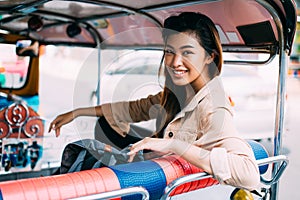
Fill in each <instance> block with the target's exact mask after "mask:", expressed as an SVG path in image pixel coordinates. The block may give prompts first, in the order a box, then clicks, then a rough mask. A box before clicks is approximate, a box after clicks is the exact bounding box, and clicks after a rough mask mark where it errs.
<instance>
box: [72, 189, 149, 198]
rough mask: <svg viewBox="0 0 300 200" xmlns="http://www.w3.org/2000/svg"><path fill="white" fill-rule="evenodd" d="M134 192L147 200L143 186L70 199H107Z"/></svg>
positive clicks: (147, 196)
mask: <svg viewBox="0 0 300 200" xmlns="http://www.w3.org/2000/svg"><path fill="white" fill-rule="evenodd" d="M134 194H141V195H142V200H148V199H149V198H150V195H149V192H148V191H147V190H146V189H145V188H144V187H129V188H124V189H120V190H114V191H109V192H104V193H100V194H92V195H87V196H82V197H78V198H72V199H70V200H86V199H108V198H109V199H111V198H116V197H123V196H128V195H134Z"/></svg>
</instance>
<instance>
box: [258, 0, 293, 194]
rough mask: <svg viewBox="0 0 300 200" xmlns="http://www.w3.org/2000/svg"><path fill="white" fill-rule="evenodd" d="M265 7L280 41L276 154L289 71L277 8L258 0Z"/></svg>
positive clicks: (274, 190)
mask: <svg viewBox="0 0 300 200" xmlns="http://www.w3.org/2000/svg"><path fill="white" fill-rule="evenodd" d="M256 1H257V2H258V3H259V4H261V5H262V6H263V7H264V8H266V9H267V10H268V11H269V13H270V14H271V15H272V17H273V19H274V22H275V24H276V28H277V32H278V41H279V75H278V86H277V98H276V117H275V130H274V156H277V155H279V154H280V153H281V148H282V147H281V146H282V145H281V144H282V131H283V121H284V107H285V106H284V104H285V96H286V95H285V94H286V90H285V84H286V72H287V54H286V52H285V51H284V37H283V28H282V24H281V20H280V18H279V16H278V15H277V13H276V10H275V9H274V8H273V7H272V6H271V5H270V4H269V3H268V2H266V1H263V0H256ZM278 167H279V165H278V163H275V164H274V165H273V168H272V178H273V177H274V176H275V175H276V172H277V171H278ZM278 188H279V181H278V182H276V183H274V184H273V185H272V186H271V194H270V199H271V200H277V199H278Z"/></svg>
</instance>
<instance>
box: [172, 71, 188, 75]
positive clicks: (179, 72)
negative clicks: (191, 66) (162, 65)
mask: <svg viewBox="0 0 300 200" xmlns="http://www.w3.org/2000/svg"><path fill="white" fill-rule="evenodd" d="M173 72H174V74H178V75H181V74H184V73H185V72H187V70H180V71H177V70H173Z"/></svg>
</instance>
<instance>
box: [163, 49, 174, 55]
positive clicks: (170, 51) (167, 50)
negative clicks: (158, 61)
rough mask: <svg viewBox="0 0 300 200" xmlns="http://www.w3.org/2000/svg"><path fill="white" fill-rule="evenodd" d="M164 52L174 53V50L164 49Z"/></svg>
mask: <svg viewBox="0 0 300 200" xmlns="http://www.w3.org/2000/svg"><path fill="white" fill-rule="evenodd" d="M165 54H174V52H173V51H172V50H171V49H166V50H165Z"/></svg>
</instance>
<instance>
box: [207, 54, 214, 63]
mask: <svg viewBox="0 0 300 200" xmlns="http://www.w3.org/2000/svg"><path fill="white" fill-rule="evenodd" d="M214 59H215V53H211V54H210V55H208V56H207V57H206V64H210V63H212V62H213V61H214Z"/></svg>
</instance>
